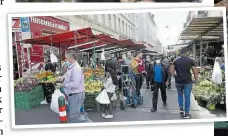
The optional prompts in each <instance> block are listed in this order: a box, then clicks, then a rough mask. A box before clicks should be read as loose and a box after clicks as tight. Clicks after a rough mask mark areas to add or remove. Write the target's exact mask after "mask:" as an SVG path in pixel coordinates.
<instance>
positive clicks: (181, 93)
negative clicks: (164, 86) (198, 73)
mask: <svg viewBox="0 0 228 136" xmlns="http://www.w3.org/2000/svg"><path fill="white" fill-rule="evenodd" d="M176 88H177V92H178V103H179V108H180V110H183V109H184V108H185V109H184V111H185V114H188V113H189V111H190V101H191V92H192V83H190V84H178V83H176ZM183 97H184V100H185V102H184V100H183ZM183 104H184V105H183ZM183 107H184V108H183Z"/></svg>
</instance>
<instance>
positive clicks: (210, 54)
mask: <svg viewBox="0 0 228 136" xmlns="http://www.w3.org/2000/svg"><path fill="white" fill-rule="evenodd" d="M223 39H224V36H223V18H222V17H203V18H199V17H196V18H193V19H192V21H191V22H190V24H189V25H188V26H187V28H186V29H185V30H184V31H183V32H182V34H181V36H180V40H187V41H189V42H188V44H189V45H188V46H187V47H184V48H182V49H180V50H179V53H181V54H185V53H188V54H191V56H190V57H192V58H193V59H194V60H195V61H196V63H197V65H198V67H197V69H198V70H199V82H198V84H195V86H194V88H193V94H194V96H195V99H196V100H197V101H198V103H199V104H200V105H201V106H203V107H207V108H208V109H210V110H214V109H216V107H219V108H221V109H224V110H225V107H226V106H225V105H226V103H225V102H226V100H225V74H224V71H223V70H220V67H221V65H222V64H223V58H224V53H223V52H224V49H223V44H224V40H223ZM216 58H219V59H220V62H219V63H218V67H219V69H218V70H219V71H221V73H220V74H221V75H222V82H221V83H219V84H217V83H215V81H213V70H214V69H215V61H216Z"/></svg>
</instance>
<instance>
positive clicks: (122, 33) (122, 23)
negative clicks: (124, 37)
mask: <svg viewBox="0 0 228 136" xmlns="http://www.w3.org/2000/svg"><path fill="white" fill-rule="evenodd" d="M121 29H122V30H121V32H122V34H124V21H122V28H121Z"/></svg>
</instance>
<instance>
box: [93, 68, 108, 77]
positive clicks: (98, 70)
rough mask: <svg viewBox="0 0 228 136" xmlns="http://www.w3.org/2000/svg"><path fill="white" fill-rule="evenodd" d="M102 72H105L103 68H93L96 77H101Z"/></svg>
mask: <svg viewBox="0 0 228 136" xmlns="http://www.w3.org/2000/svg"><path fill="white" fill-rule="evenodd" d="M104 73H105V71H104V69H95V70H94V74H95V77H96V78H100V77H103V76H104Z"/></svg>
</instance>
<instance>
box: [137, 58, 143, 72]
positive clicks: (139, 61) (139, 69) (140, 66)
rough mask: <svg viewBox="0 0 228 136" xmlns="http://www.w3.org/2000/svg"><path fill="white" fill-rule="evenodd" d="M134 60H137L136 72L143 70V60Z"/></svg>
mask: <svg viewBox="0 0 228 136" xmlns="http://www.w3.org/2000/svg"><path fill="white" fill-rule="evenodd" d="M135 61H137V63H138V64H139V65H138V68H137V71H138V73H142V72H144V71H145V65H144V62H143V60H142V59H139V60H138V59H135Z"/></svg>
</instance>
